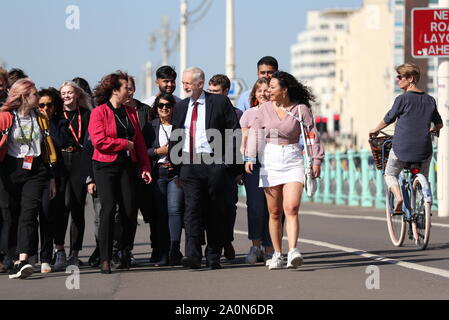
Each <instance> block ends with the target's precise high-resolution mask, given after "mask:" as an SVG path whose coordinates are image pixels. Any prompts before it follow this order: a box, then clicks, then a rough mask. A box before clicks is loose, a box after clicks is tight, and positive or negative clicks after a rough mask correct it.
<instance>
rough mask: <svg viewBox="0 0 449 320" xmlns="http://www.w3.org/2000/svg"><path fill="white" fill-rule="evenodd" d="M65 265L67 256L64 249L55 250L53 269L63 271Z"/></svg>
mask: <svg viewBox="0 0 449 320" xmlns="http://www.w3.org/2000/svg"><path fill="white" fill-rule="evenodd" d="M66 267H67V256H66V254H65V251H57V252H56V254H55V264H54V265H53V270H54V271H63V270H65V268H66Z"/></svg>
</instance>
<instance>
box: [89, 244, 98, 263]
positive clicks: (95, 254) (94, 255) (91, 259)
mask: <svg viewBox="0 0 449 320" xmlns="http://www.w3.org/2000/svg"><path fill="white" fill-rule="evenodd" d="M88 263H89V265H90V266H91V267H92V268H97V267H99V266H100V249H99V248H98V246H97V247H95V250H94V252H92V255H91V256H90V257H89V260H88Z"/></svg>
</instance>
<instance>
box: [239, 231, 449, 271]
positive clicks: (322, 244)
mask: <svg viewBox="0 0 449 320" xmlns="http://www.w3.org/2000/svg"><path fill="white" fill-rule="evenodd" d="M234 232H235V233H237V234H241V235H248V232H245V231H240V230H235V231H234ZM282 239H283V240H287V237H283V238H282ZM298 242H300V243H307V244H311V245H314V246H318V247H325V248H330V249H334V250H338V251H344V252H348V253H351V254H355V255H358V256H362V257H364V258H368V259H372V260H375V261H378V262H386V263H390V264H395V265H397V266H400V267H403V268H407V269H413V270H417V271H421V272H426V273H430V274H434V275H437V276H440V277H444V278H448V279H449V270H444V269H439V268H433V267H427V266H423V265H420V264H416V263H411V262H405V261H401V260H397V259H391V258H386V257H383V256H379V255H376V254H372V253H369V252H367V251H364V250H360V249H354V248H349V247H344V246H340V245H337V244H333V243H328V242H323V241H316V240H309V239H299V240H298Z"/></svg>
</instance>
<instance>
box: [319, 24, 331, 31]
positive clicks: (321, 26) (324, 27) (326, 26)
mask: <svg viewBox="0 0 449 320" xmlns="http://www.w3.org/2000/svg"><path fill="white" fill-rule="evenodd" d="M320 29H321V30H327V29H329V25H328V24H322V25H320Z"/></svg>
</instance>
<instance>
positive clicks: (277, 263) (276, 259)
mask: <svg viewBox="0 0 449 320" xmlns="http://www.w3.org/2000/svg"><path fill="white" fill-rule="evenodd" d="M282 263H283V259H282V254H281V253H279V252H275V253H274V254H273V257H272V258H271V261H270V265H269V266H268V269H269V270H278V269H282Z"/></svg>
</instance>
